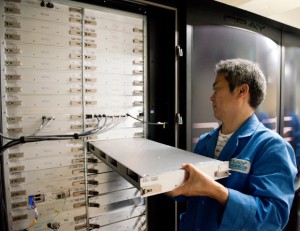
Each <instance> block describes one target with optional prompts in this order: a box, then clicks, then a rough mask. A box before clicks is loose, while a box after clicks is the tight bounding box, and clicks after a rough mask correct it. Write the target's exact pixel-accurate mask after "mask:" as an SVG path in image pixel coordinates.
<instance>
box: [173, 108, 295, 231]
mask: <svg viewBox="0 0 300 231" xmlns="http://www.w3.org/2000/svg"><path fill="white" fill-rule="evenodd" d="M220 129H221V127H219V128H217V129H215V130H213V131H211V132H209V133H206V134H204V135H203V136H201V137H200V139H199V141H198V143H197V145H196V147H195V150H194V152H195V153H198V154H201V155H204V156H208V157H211V158H213V157H214V152H215V147H216V143H217V138H218V135H219V131H220ZM218 159H219V160H222V161H230V162H229V166H230V168H232V171H231V175H230V176H229V177H228V178H224V179H221V180H218V182H220V183H221V184H222V185H224V186H225V187H227V188H228V191H229V197H228V201H227V204H226V206H225V207H224V206H222V205H221V204H220V203H219V202H218V201H216V200H214V199H212V198H209V197H199V196H197V197H178V198H177V199H179V198H181V199H185V200H186V201H187V210H186V212H185V213H184V214H181V217H180V231H196V230H197V231H200V230H201V231H215V230H222V231H255V230H261V231H276V230H282V229H283V228H284V226H285V225H286V223H287V222H288V218H289V211H290V208H291V205H292V202H293V198H294V178H295V175H296V173H297V170H296V163H295V154H294V151H293V148H292V147H291V145H290V144H288V142H286V141H285V140H284V139H282V138H281V137H280V136H279V135H278V134H277V133H275V132H273V131H271V130H269V129H267V128H266V127H265V126H264V125H263V124H262V123H260V122H259V120H258V119H257V117H256V115H254V114H253V115H252V116H251V117H249V119H248V120H247V121H246V122H245V123H244V124H243V125H242V126H241V127H240V128H239V129H238V130H237V131H236V132H235V133H234V134H233V135H232V136H231V137H230V139H229V140H228V142H227V144H226V145H225V146H224V148H223V150H222V151H221V153H220V155H219V158H218Z"/></svg>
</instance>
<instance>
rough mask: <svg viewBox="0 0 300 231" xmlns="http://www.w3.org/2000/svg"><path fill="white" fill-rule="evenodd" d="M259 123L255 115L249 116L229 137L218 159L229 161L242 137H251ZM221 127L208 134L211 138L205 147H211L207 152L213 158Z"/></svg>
mask: <svg viewBox="0 0 300 231" xmlns="http://www.w3.org/2000/svg"><path fill="white" fill-rule="evenodd" d="M259 124H260V121H259V120H258V118H257V117H256V115H255V114H253V115H251V116H250V117H249V118H248V119H247V120H246V121H245V122H244V123H243V124H242V126H241V127H239V128H238V130H236V131H235V132H234V134H233V135H232V136H231V137H230V139H229V140H228V143H227V144H228V145H226V146H225V147H224V149H223V150H222V152H221V153H220V156H219V159H220V160H229V158H230V157H231V156H232V155H233V154H234V152H235V151H236V148H237V147H238V144H239V139H240V138H244V137H249V136H252V134H253V133H254V132H255V130H256V129H257V127H258V126H259ZM221 127H222V125H221V126H219V127H218V128H217V129H215V130H213V131H211V132H209V133H208V135H209V136H210V137H211V139H209V140H208V143H207V146H208V147H213V148H212V149H210V150H209V156H210V157H213V156H214V152H215V150H214V149H215V147H216V144H217V140H218V135H219V131H220V129H221Z"/></svg>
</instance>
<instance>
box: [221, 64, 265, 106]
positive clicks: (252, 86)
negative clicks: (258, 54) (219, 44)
mask: <svg viewBox="0 0 300 231" xmlns="http://www.w3.org/2000/svg"><path fill="white" fill-rule="evenodd" d="M215 70H216V73H217V74H224V76H225V79H226V80H227V81H228V82H229V90H230V91H231V92H233V90H234V89H235V88H236V87H239V86H241V85H242V84H248V86H249V92H250V99H249V104H250V106H251V107H252V108H254V109H256V108H257V107H258V106H259V105H260V104H261V102H262V101H263V100H264V98H265V95H266V78H265V76H264V74H263V72H262V71H261V69H260V67H259V65H258V64H257V63H254V62H251V61H249V60H245V59H228V60H222V61H220V62H219V63H217V64H216V69H215Z"/></svg>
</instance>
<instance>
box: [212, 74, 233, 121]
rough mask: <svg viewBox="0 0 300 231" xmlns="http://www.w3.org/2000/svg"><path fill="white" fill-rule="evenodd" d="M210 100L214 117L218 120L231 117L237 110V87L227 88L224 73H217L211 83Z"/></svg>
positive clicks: (227, 84)
mask: <svg viewBox="0 0 300 231" xmlns="http://www.w3.org/2000/svg"><path fill="white" fill-rule="evenodd" d="M213 91H214V93H213V95H212V96H211V97H210V100H211V101H212V106H213V111H214V115H215V117H216V119H218V120H220V121H224V120H228V119H231V118H232V117H233V116H234V114H235V113H238V112H237V94H238V93H237V89H235V90H234V91H233V92H230V90H229V83H228V81H227V80H226V79H225V77H224V74H217V76H216V79H215V82H214V84H213Z"/></svg>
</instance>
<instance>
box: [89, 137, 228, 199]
mask: <svg viewBox="0 0 300 231" xmlns="http://www.w3.org/2000/svg"><path fill="white" fill-rule="evenodd" d="M88 149H89V151H91V152H92V153H93V154H94V155H96V156H97V157H98V158H100V159H101V160H102V161H103V162H104V163H106V164H108V165H109V166H110V167H111V168H112V169H114V170H115V171H116V172H118V173H119V174H120V175H122V176H123V177H124V178H125V179H127V180H128V181H130V182H131V183H132V184H133V185H134V186H135V187H137V188H139V189H140V190H141V194H142V195H143V196H150V195H154V194H159V193H164V192H167V191H169V190H172V189H174V188H175V187H177V186H178V185H179V184H180V183H181V182H182V181H183V179H184V171H183V170H182V169H181V164H182V163H192V164H194V165H195V166H196V167H197V168H198V169H199V170H201V171H203V172H204V173H206V174H207V175H209V176H210V177H212V178H213V179H219V178H223V177H227V176H228V175H229V167H228V162H222V161H218V160H215V159H212V158H208V157H204V156H201V155H198V154H194V153H192V152H188V151H184V150H181V149H178V148H174V147H172V146H168V145H164V144H161V143H158V142H155V141H151V140H148V139H145V138H131V139H116V140H106V141H93V142H89V143H88Z"/></svg>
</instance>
